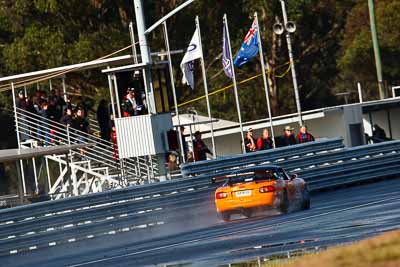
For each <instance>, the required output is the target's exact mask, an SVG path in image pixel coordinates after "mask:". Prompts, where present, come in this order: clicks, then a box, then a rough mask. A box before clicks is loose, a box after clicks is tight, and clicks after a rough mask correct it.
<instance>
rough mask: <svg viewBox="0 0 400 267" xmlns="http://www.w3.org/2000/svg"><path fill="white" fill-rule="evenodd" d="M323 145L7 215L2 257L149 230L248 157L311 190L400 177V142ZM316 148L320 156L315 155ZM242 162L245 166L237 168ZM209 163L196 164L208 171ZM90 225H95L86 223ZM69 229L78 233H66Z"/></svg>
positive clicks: (1, 232)
mask: <svg viewBox="0 0 400 267" xmlns="http://www.w3.org/2000/svg"><path fill="white" fill-rule="evenodd" d="M322 142H324V143H325V145H326V147H325V148H323V147H322V145H321V143H322ZM322 142H320V143H318V142H315V143H310V144H305V145H301V146H297V147H294V146H293V147H291V148H290V149H285V151H286V152H282V150H283V149H279V150H278V149H277V150H275V151H277V152H278V153H277V155H274V153H270V154H269V157H268V158H266V157H265V155H264V157H263V156H259V155H254V154H256V153H252V154H246V155H241V156H234V157H230V159H232V158H233V159H235V160H236V162H234V163H235V164H233V163H230V162H229V160H228V158H224V164H226V165H223V166H221V165H220V166H219V167H221V169H222V172H221V171H219V170H218V169H213V168H214V167H215V168H216V166H217V164H216V163H215V162H216V161H217V160H215V161H211V162H212V164H211V165H212V167H213V168H211V169H212V171H209V170H207V171H206V172H205V173H200V172H197V171H196V172H195V174H197V176H195V177H191V178H181V179H176V180H172V181H167V182H160V183H157V184H149V185H143V186H137V187H131V188H125V189H119V190H114V191H108V192H103V193H97V194H91V195H85V196H79V197H72V198H68V199H62V200H57V201H49V202H43V203H37V204H32V205H29V206H22V207H16V208H10V209H7V210H1V211H0V256H2V255H8V254H9V253H10V252H11V251H23V249H22V250H21V247H24V248H25V249H26V248H28V249H29V247H31V246H32V247H38V248H41V247H46V246H47V247H48V244H49V243H50V242H53V241H57V243H58V240H60V242H61V243H62V242H63V240H64V241H65V240H68V239H69V238H72V239H73V238H75V237H76V235H77V234H78V235H79V236H90V235H93V234H96V233H97V234H102V233H107V232H108V229H110V227H112V228H111V229H115V227H117V228H118V227H125V226H126V225H127V224H136V225H142V224H146V223H148V222H149V221H152V220H153V219H152V218H153V216H154V217H157V214H159V213H161V212H162V209H164V208H166V207H168V206H172V207H173V206H174V205H185V203H187V202H188V201H193V198H196V197H197V196H200V195H203V196H204V192H209V193H210V194H212V192H213V190H214V188H213V186H212V185H211V184H210V178H211V177H213V176H215V173H216V172H217V173H218V175H221V173H224V172H228V171H231V170H232V169H234V168H238V167H240V166H243V165H242V164H251V163H250V162H251V161H250V159H247V157H249V158H253V159H254V158H256V159H257V160H258V161H257V163H258V164H260V163H266V162H272V163H275V164H279V165H281V166H283V167H284V168H286V169H287V170H288V171H289V172H293V173H298V174H299V175H300V177H302V178H304V179H305V180H306V181H307V182H308V184H309V186H310V189H311V190H319V189H326V188H332V187H336V186H340V185H344V184H348V183H355V182H360V181H366V180H371V179H376V178H382V177H386V176H393V175H400V141H391V142H385V143H380V144H373V145H367V146H360V147H355V148H341V147H342V143H341V139H335V140H324V141H322ZM327 144H330V145H329V146H328V145H327ZM311 147H313V148H315V149H316V150H314V151H312V150H311ZM327 147H328V148H327ZM306 148H307V149H306ZM259 154H263V153H259ZM296 154H297V155H296ZM239 158H240V159H241V161H240V164H237V160H238V159H239ZM282 159H283V160H282ZM276 161H277V162H279V163H277V162H276ZM206 163H207V162H199V163H195V164H199V165H201V166H202V168H204V166H206ZM218 164H222V163H221V162H219V163H218ZM192 167H194V166H193V165H192ZM199 169H200V168H199ZM192 170H194V168H192ZM207 194H208V193H207ZM160 207H161V209H160V210H159V209H158V208H160ZM145 210H152V211H151V212H150V213H149V214H147V213H142V212H141V211H145ZM122 215H123V216H122ZM163 216H165V214H164V215H163ZM108 218H112V219H111V220H109V219H108ZM85 221H92V223H91V224H87V225H86V224H85V223H82V222H85ZM65 225H74V227H72V228H71V227H64V226H65ZM48 229H54V230H51V231H48ZM28 233H30V234H28ZM10 237H11V238H10Z"/></svg>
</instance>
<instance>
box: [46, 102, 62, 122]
mask: <svg viewBox="0 0 400 267" xmlns="http://www.w3.org/2000/svg"><path fill="white" fill-rule="evenodd" d="M48 103H49V105H48V106H49V107H48V110H47V114H48V117H49V119H50V120H52V121H60V119H61V117H59V118H58V117H57V108H56V101H55V99H54V98H52V97H49V102H48Z"/></svg>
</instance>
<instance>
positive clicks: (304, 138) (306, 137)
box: [296, 125, 315, 144]
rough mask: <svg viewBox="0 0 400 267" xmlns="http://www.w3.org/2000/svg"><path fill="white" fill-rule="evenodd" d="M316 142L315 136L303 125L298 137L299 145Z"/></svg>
mask: <svg viewBox="0 0 400 267" xmlns="http://www.w3.org/2000/svg"><path fill="white" fill-rule="evenodd" d="M313 141H315V138H314V136H312V134H310V133H309V132H308V131H307V126H305V125H303V126H301V127H300V130H299V133H298V134H297V135H296V142H297V144H303V143H307V142H313Z"/></svg>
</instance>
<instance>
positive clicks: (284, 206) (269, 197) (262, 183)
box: [213, 165, 310, 221]
mask: <svg viewBox="0 0 400 267" xmlns="http://www.w3.org/2000/svg"><path fill="white" fill-rule="evenodd" d="M221 179H224V180H226V181H225V183H224V184H223V185H222V186H221V187H219V188H217V190H216V191H215V205H216V208H217V212H218V214H219V215H220V217H221V218H222V219H223V220H224V221H229V220H230V217H231V215H232V214H238V213H239V214H242V215H244V216H246V217H251V216H252V214H253V213H254V212H255V211H256V210H265V209H271V208H272V209H278V210H279V211H281V212H283V213H286V212H287V211H288V208H289V205H290V204H292V203H298V205H299V206H300V208H302V209H309V208H310V196H309V192H308V188H307V184H306V182H305V181H304V180H303V179H300V178H299V177H298V176H297V175H296V174H293V175H290V176H289V175H288V174H287V173H286V172H285V171H284V170H283V169H282V168H280V167H279V166H275V165H260V166H255V167H247V168H244V169H240V170H235V171H234V172H232V173H231V174H229V175H227V176H224V177H217V178H214V179H213V182H215V181H217V180H221Z"/></svg>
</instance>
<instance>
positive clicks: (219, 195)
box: [215, 192, 228, 199]
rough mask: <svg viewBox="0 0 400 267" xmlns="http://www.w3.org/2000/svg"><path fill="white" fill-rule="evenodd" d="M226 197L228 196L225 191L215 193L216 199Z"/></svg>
mask: <svg viewBox="0 0 400 267" xmlns="http://www.w3.org/2000/svg"><path fill="white" fill-rule="evenodd" d="M227 197H228V194H227V193H225V192H218V193H217V194H216V195H215V198H216V199H221V198H227Z"/></svg>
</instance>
